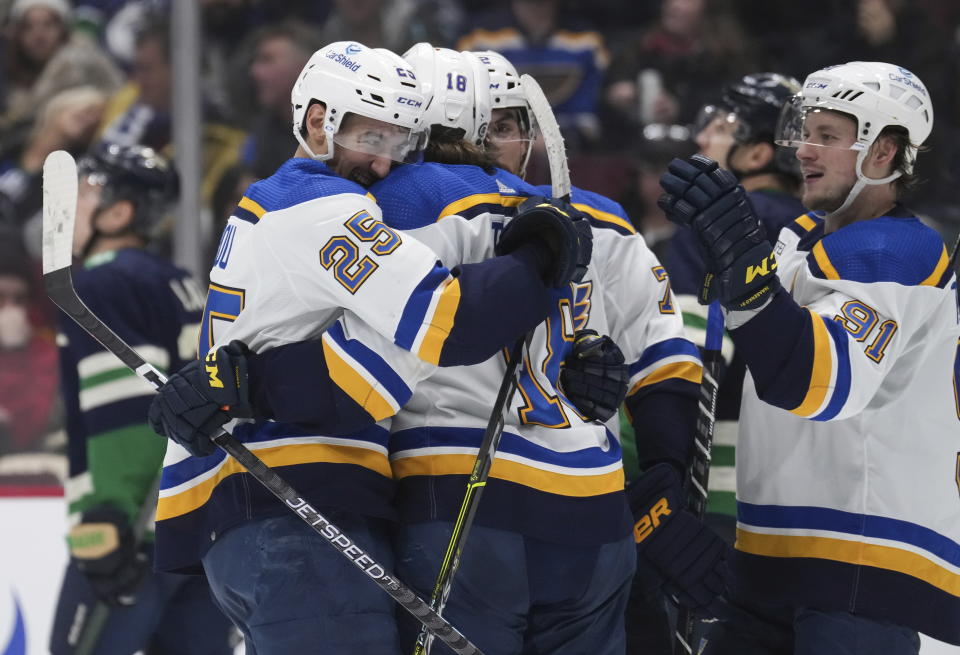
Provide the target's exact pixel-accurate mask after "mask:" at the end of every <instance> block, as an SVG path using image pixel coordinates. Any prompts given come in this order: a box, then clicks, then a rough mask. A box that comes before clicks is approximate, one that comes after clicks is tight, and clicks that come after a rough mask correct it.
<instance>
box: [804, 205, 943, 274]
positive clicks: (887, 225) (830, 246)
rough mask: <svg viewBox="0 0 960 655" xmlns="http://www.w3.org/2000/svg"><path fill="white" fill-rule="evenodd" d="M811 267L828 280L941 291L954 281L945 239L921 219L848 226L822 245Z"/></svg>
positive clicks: (878, 220) (813, 255)
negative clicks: (922, 287) (918, 287)
mask: <svg viewBox="0 0 960 655" xmlns="http://www.w3.org/2000/svg"><path fill="white" fill-rule="evenodd" d="M807 265H808V266H809V268H810V271H811V272H812V273H813V274H814V276H816V277H819V278H821V279H825V280H850V281H853V282H865V283H869V282H895V283H897V284H902V285H904V286H941V287H942V286H944V285H945V284H946V283H947V282H948V281H949V279H950V271H949V257H948V256H947V249H946V246H944V244H943V240H942V239H941V238H940V236H939V235H938V234H937V233H936V232H935V231H934V230H933V229H931V228H929V227H927V226H926V225H924V224H923V223H921V222H920V221H919V220H917V219H916V218H894V217H890V216H883V217H880V218H875V219H871V220H867V221H860V222H858V223H854V224H852V225H848V226H846V227H844V228H843V229H841V230H838V231H837V232H834V233H832V234H828V235H827V236H825V237H824V238H823V239H821V240H820V241H818V242H817V243H816V244H815V245H814V246H813V247H812V248H811V249H810V254H809V255H808V256H807Z"/></svg>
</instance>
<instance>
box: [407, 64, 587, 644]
mask: <svg viewBox="0 0 960 655" xmlns="http://www.w3.org/2000/svg"><path fill="white" fill-rule="evenodd" d="M520 82H521V84H522V85H523V90H524V94H525V95H526V97H527V102H528V103H529V104H530V109H531V111H532V112H533V115H534V117H535V119H536V121H537V124H538V125H539V126H540V131H541V133H542V134H543V140H544V143H545V144H546V146H547V160H548V161H549V163H550V184H551V187H552V188H551V192H552V194H553V196H554V197H556V198H563V199H564V200H566V201H569V200H570V171H569V169H568V168H567V154H566V150H565V149H564V145H563V136H562V135H561V134H560V127H559V126H558V125H557V119H556V118H554V116H553V110H552V109H551V108H550V103H549V102H547V98H546V96H544V94H543V91H542V90H541V89H540V85H539V84H537V81H536V80H535V79H533V78H532V77H531V76H529V75H523V76H522V77H521V78H520ZM532 334H533V333H532V332H531V333H530V334H528V335H525V336H524V337H521V338H520V339H518V340H517V342H516V343H515V344H514V345H513V348H512V349H511V351H510V360H509V361H508V362H507V370H506V372H505V373H504V374H503V381H502V382H501V383H500V391H499V392H498V393H497V399H496V401H495V402H494V404H493V410H492V411H491V413H490V420H489V421H488V422H487V428H486V430H485V431H484V433H483V440H482V441H481V442H480V449H479V450H478V451H477V459H476V460H475V461H474V463H473V470H472V471H471V473H470V478H469V479H468V480H467V490H466V493H464V495H463V502H462V503H461V504H460V511H459V512H458V513H457V519H456V521H455V522H454V524H453V532H452V533H451V534H450V541H449V542H447V550H446V552H445V553H444V556H443V561H442V562H441V563H440V570H439V571H438V572H437V579H436V581H435V582H434V585H433V591H432V592H431V593H430V607H431V608H432V609H434V610H436V611H437V613H438V614H442V613H443V608H444V607H446V605H447V599H448V598H449V597H450V590H451V589H453V578H454V576H455V575H456V572H457V569H458V568H459V566H460V557H461V555H462V554H463V548H464V545H465V544H466V543H467V537H468V536H469V534H470V528H471V527H473V519H474V516H475V515H476V513H477V508H478V507H479V506H480V497H481V496H482V495H483V489H484V487H485V486H486V484H487V478H488V477H489V475H490V469H491V467H492V466H493V459H494V457H495V456H496V454H497V448H498V447H499V446H500V437H501V436H502V435H503V425H504V421H505V418H504V416H505V414H506V412H507V411H509V408H510V405H511V403H512V402H513V396H514V394H515V393H516V391H517V386H518V384H519V374H518V373H519V370H520V362H521V361H522V358H523V345H524V342H525V341H526V340H527V339H528V338H529V337H531V336H532ZM432 644H433V637H432V636H431V635H429V634H428V633H427V632H426V631H425V630H421V631H420V635H419V636H418V637H417V643H416V645H415V646H414V649H413V653H414V655H424V654H425V653H426V654H427V655H429V653H430V648H431V646H432Z"/></svg>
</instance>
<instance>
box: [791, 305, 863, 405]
mask: <svg viewBox="0 0 960 655" xmlns="http://www.w3.org/2000/svg"><path fill="white" fill-rule="evenodd" d="M807 314H808V318H809V320H810V321H811V325H812V328H813V362H812V367H811V372H810V379H809V381H808V383H807V390H806V393H805V395H804V397H803V400H802V401H801V402H800V404H799V405H797V406H796V407H794V408H793V409H791V410H790V411H791V412H793V413H794V414H796V415H797V416H802V417H804V418H809V419H813V420H815V421H829V420H830V419H832V418H834V417H835V416H836V415H837V414H839V413H840V410H841V409H843V406H844V404H845V403H846V402H847V399H848V398H849V396H850V380H851V367H850V351H849V341H848V340H847V331H846V330H845V329H844V328H843V326H842V325H841V324H840V323H837V322H836V321H830V320H827V319H826V318H824V317H823V316H821V315H820V314H817V313H816V312H813V311H811V310H809V309H807Z"/></svg>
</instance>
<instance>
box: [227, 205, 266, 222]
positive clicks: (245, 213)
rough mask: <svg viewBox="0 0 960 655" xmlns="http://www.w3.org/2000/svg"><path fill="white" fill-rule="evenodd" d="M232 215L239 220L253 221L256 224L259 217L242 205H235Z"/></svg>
mask: <svg viewBox="0 0 960 655" xmlns="http://www.w3.org/2000/svg"><path fill="white" fill-rule="evenodd" d="M233 216H234V217H235V218H239V219H240V220H241V221H246V222H247V223H253V224H254V225H256V224H257V223H258V222H259V221H260V219H259V218H258V217H257V215H256V214H254V213H253V212H252V211H250V210H249V209H244V208H243V207H237V208H236V209H234V210H233Z"/></svg>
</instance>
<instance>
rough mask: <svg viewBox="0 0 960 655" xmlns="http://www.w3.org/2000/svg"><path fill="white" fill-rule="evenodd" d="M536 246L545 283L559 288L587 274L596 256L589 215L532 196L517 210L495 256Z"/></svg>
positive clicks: (540, 197) (557, 202)
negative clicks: (524, 247)
mask: <svg viewBox="0 0 960 655" xmlns="http://www.w3.org/2000/svg"><path fill="white" fill-rule="evenodd" d="M528 244H530V245H534V246H536V250H535V252H536V253H537V259H538V260H539V267H540V271H541V273H542V274H543V276H544V283H545V284H547V286H550V287H553V288H560V287H562V286H565V285H566V284H568V283H569V282H579V281H580V280H582V279H583V276H584V275H586V272H587V266H588V265H589V264H590V257H591V255H592V254H593V232H592V231H591V230H590V222H589V221H588V220H587V217H586V214H584V213H582V212H581V211H580V210H578V209H574V208H573V206H571V205H570V204H568V203H565V202H564V201H562V200H559V199H557V198H544V197H543V196H531V197H530V198H527V199H526V200H525V201H524V202H523V204H521V205H520V206H519V207H518V208H517V213H516V215H515V216H514V217H513V218H511V219H510V220H509V221H507V223H506V226H505V227H504V229H503V232H501V233H500V238H499V239H498V240H497V245H496V254H497V255H506V254H508V253H511V252H513V251H514V250H517V249H518V248H520V247H521V246H525V245H528Z"/></svg>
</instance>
